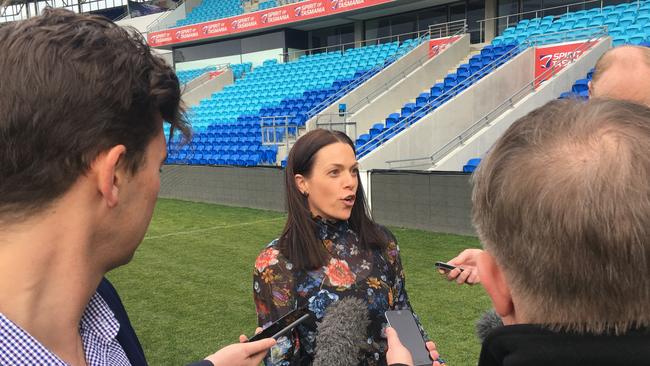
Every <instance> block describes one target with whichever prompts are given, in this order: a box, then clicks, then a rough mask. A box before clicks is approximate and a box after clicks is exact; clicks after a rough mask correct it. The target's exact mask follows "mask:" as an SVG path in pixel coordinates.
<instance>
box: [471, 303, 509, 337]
mask: <svg viewBox="0 0 650 366" xmlns="http://www.w3.org/2000/svg"><path fill="white" fill-rule="evenodd" d="M502 326H503V321H502V320H501V317H500V316H499V315H498V314H497V312H496V311H495V310H494V309H491V310H488V311H486V312H485V313H483V315H482V316H481V318H480V319H479V320H478V321H477V322H476V336H477V337H478V339H479V340H480V341H481V343H483V341H484V340H485V338H486V337H487V336H488V334H490V332H491V331H492V330H493V329H495V328H499V327H502Z"/></svg>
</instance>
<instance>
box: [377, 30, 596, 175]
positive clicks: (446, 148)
mask: <svg viewBox="0 0 650 366" xmlns="http://www.w3.org/2000/svg"><path fill="white" fill-rule="evenodd" d="M606 28H607V27H602V26H601V27H591V28H583V29H601V30H602V31H601V32H599V33H594V34H593V35H592V38H589V39H588V40H587V42H585V43H583V44H581V45H579V46H578V47H576V48H575V49H574V50H573V51H572V52H578V51H587V50H589V49H591V47H592V41H594V40H596V41H597V40H599V39H601V38H602V37H603V36H604V35H605V36H606V35H607V29H606ZM578 30H580V29H578ZM571 31H576V30H571ZM571 31H567V32H559V33H568V32H571ZM535 37H537V36H535ZM535 37H531V38H535ZM531 43H533V44H536V41H535V40H532V41H531ZM572 62H575V60H572ZM558 69H561V67H560V65H555V64H554V65H553V66H552V67H551V68H549V69H547V70H546V71H544V72H543V73H542V74H541V75H539V76H538V77H536V78H534V79H533V80H532V81H530V82H529V83H527V84H526V85H524V86H523V87H522V88H521V89H519V90H517V91H516V92H515V93H514V94H513V95H511V96H510V97H509V98H507V99H506V100H505V101H504V102H503V103H501V104H499V105H498V106H497V107H496V108H494V109H493V110H491V111H490V112H488V113H486V114H485V115H484V116H483V117H481V118H479V119H478V120H477V121H476V122H474V123H472V124H471V125H470V126H469V127H468V128H466V129H465V130H463V131H462V132H461V133H460V134H458V136H456V137H454V138H453V139H452V140H450V141H449V142H447V143H446V144H445V145H443V146H442V147H440V148H439V149H438V150H436V151H435V152H434V153H433V154H431V155H429V156H424V157H419V158H410V159H398V160H388V161H386V163H387V164H388V165H389V166H390V165H391V164H395V163H406V162H411V163H413V162H415V161H425V160H426V162H423V163H422V164H410V165H407V166H402V167H400V168H409V167H413V166H419V165H429V166H435V165H436V164H437V163H438V162H440V160H442V158H444V157H445V156H447V155H449V153H451V151H453V150H454V149H456V148H457V147H458V146H461V145H462V144H463V143H464V142H465V141H467V140H468V139H469V138H471V137H473V136H474V135H475V134H476V133H477V132H478V131H480V130H481V129H482V128H483V127H485V126H486V125H488V124H489V123H491V122H492V121H494V119H495V118H496V117H498V116H501V115H502V114H503V113H504V112H505V111H506V110H508V109H510V108H512V107H514V105H515V104H516V103H518V102H519V101H521V100H522V99H523V98H524V97H526V96H527V95H529V94H530V92H531V91H534V90H535V87H536V85H538V83H539V82H542V81H544V80H546V78H548V77H550V76H553V75H555V74H556V73H557V71H559V70H558ZM391 168H392V167H391Z"/></svg>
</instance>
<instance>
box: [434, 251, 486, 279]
mask: <svg viewBox="0 0 650 366" xmlns="http://www.w3.org/2000/svg"><path fill="white" fill-rule="evenodd" d="M482 253H483V251H482V250H481V249H465V250H463V251H462V252H461V253H460V254H459V255H457V256H456V257H454V258H452V259H450V260H449V261H448V262H446V263H444V262H436V264H435V266H436V268H437V269H439V270H441V271H444V274H446V275H447V279H448V280H449V281H456V282H457V283H458V284H463V283H466V284H469V285H474V284H477V283H480V282H481V280H480V278H479V273H478V260H479V257H480V256H481V254H482ZM454 268H458V270H454Z"/></svg>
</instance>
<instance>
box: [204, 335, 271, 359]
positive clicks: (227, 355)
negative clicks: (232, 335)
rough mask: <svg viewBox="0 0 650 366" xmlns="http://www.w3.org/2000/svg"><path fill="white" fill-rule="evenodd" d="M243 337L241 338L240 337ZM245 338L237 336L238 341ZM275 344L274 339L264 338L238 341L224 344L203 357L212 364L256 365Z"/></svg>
mask: <svg viewBox="0 0 650 366" xmlns="http://www.w3.org/2000/svg"><path fill="white" fill-rule="evenodd" d="M242 337H243V338H242ZM243 339H245V340H244V341H243V342H246V340H247V338H246V336H244V335H241V336H239V341H240V342H242V340H243ZM274 345H275V339H273V338H265V339H261V340H259V341H256V342H250V343H238V344H231V345H229V346H226V347H224V348H222V349H220V350H219V351H217V352H216V353H214V354H211V355H210V356H208V357H206V358H205V359H206V360H208V361H210V362H212V364H213V365H214V366H258V365H259V364H260V362H262V360H263V359H264V356H266V353H267V352H268V350H269V349H270V348H271V347H273V346H274Z"/></svg>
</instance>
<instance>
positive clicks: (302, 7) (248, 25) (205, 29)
mask: <svg viewBox="0 0 650 366" xmlns="http://www.w3.org/2000/svg"><path fill="white" fill-rule="evenodd" d="M392 1H394V0H308V1H303V2H299V3H294V4H289V5H285V6H281V7H277V8H273V9H269V10H264V11H257V12H254V13H248V14H243V15H239V16H236V17H231V18H224V19H219V20H215V21H212V22H207V23H198V24H192V25H188V26H184V27H179V28H171V29H167V30H164V31H159V32H150V33H149V34H148V35H147V40H148V42H149V45H150V46H152V47H160V46H165V45H170V44H175V43H181V42H187V41H195V40H200V39H209V38H212V37H218V36H223V35H226V34H234V33H240V32H246V31H250V30H257V29H263V28H267V27H272V26H276V25H281V24H287V23H292V22H297V21H301V20H306V19H313V18H318V17H323V16H327V15H332V14H338V13H343V12H346V11H350V10H356V9H362V8H365V7H369V6H374V5H379V4H385V3H389V2H392Z"/></svg>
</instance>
